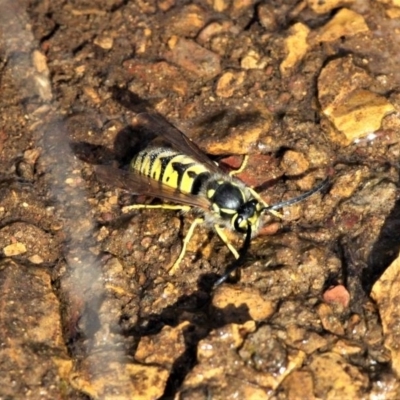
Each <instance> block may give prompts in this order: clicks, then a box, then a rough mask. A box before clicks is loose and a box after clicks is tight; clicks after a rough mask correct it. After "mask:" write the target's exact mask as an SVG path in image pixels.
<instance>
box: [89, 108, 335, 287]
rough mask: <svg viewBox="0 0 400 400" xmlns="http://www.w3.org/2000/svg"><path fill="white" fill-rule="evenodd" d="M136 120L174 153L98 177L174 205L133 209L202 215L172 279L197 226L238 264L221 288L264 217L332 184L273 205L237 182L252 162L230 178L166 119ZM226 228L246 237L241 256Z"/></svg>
mask: <svg viewBox="0 0 400 400" xmlns="http://www.w3.org/2000/svg"><path fill="white" fill-rule="evenodd" d="M136 121H137V123H138V124H139V125H140V126H143V127H145V128H146V129H148V130H149V131H151V132H152V133H153V135H155V136H159V137H161V138H162V139H164V140H166V141H168V142H169V143H170V144H171V145H172V148H171V147H160V146H150V147H148V148H145V149H144V150H142V151H140V152H139V153H138V154H137V155H136V156H135V157H134V158H133V159H132V161H131V163H130V168H129V170H122V169H119V168H113V167H110V166H106V165H98V166H97V167H96V175H97V176H98V178H99V180H101V181H102V182H104V183H107V184H109V185H113V186H117V187H120V188H122V189H125V190H128V191H130V192H132V193H133V194H140V195H145V196H148V197H156V198H159V199H162V200H166V201H167V202H171V203H174V204H169V203H165V204H159V205H146V204H135V205H132V206H129V207H127V208H128V209H129V210H132V209H142V208H147V209H155V208H162V209H168V210H179V211H183V212H187V211H190V210H192V209H194V210H195V211H196V215H197V218H196V219H195V220H194V221H193V222H192V224H191V226H190V228H189V230H188V232H187V234H186V236H185V238H184V239H183V243H182V249H181V252H180V254H179V256H178V258H177V260H176V261H175V262H174V264H173V265H172V267H171V268H170V270H169V274H170V275H173V274H174V273H175V272H176V270H177V268H178V267H179V264H180V262H181V261H182V259H183V257H184V255H185V253H186V247H187V245H188V243H189V241H190V239H191V237H192V236H193V233H194V230H195V228H196V226H197V225H199V224H206V225H207V226H209V227H212V228H213V229H214V230H215V231H216V233H217V234H218V236H219V237H220V238H221V240H222V241H223V242H224V243H225V244H226V246H227V247H228V248H229V250H230V251H231V252H232V254H233V255H234V257H235V259H236V263H234V264H233V266H232V267H231V268H229V270H228V271H227V272H226V273H225V274H224V275H223V276H222V278H220V279H219V280H218V281H217V284H220V283H222V282H223V281H225V280H226V278H227V277H228V275H229V274H230V273H232V272H233V271H234V270H236V269H237V268H238V267H239V266H240V265H241V263H242V262H243V260H244V257H245V255H246V253H247V251H248V248H249V247H250V241H251V238H252V237H254V236H255V235H257V233H258V231H259V229H260V227H261V226H262V220H261V217H262V215H263V214H264V213H265V212H270V213H272V214H274V215H276V216H281V215H280V214H279V213H278V212H276V211H275V210H277V209H280V208H282V207H284V206H288V205H291V204H294V203H297V202H300V201H302V200H304V199H305V198H307V197H309V196H311V195H312V194H314V193H317V192H319V191H321V190H322V189H323V188H324V187H325V186H326V185H327V179H326V180H324V181H323V182H322V183H321V184H319V185H317V186H315V187H314V188H313V189H311V190H309V191H308V192H305V193H303V194H302V195H300V196H298V197H295V198H292V199H290V200H286V201H283V202H280V203H277V204H274V205H268V204H266V203H265V202H264V201H263V200H262V198H261V197H260V196H259V195H258V193H257V192H256V191H255V190H253V189H252V188H250V187H248V186H246V185H245V184H244V183H243V182H242V181H240V180H239V179H237V178H235V176H234V175H235V174H237V173H239V172H240V171H242V170H243V166H244V165H245V163H246V161H244V162H243V164H242V166H241V167H240V168H239V170H234V171H231V172H230V173H226V172H224V171H223V170H222V169H221V168H220V167H219V165H218V164H217V163H216V162H214V161H212V160H211V159H210V158H209V157H208V156H207V155H206V154H205V153H204V152H203V151H202V150H201V149H200V148H199V147H198V146H197V145H196V144H195V143H194V142H193V141H192V140H190V139H189V138H188V137H187V136H186V135H185V134H184V133H183V132H181V131H180V130H178V129H177V128H176V127H174V126H173V125H171V124H170V123H168V122H167V121H166V120H165V119H164V118H162V117H161V116H160V115H158V114H154V113H147V112H145V113H140V114H138V115H137V116H136ZM245 160H246V158H245ZM225 229H228V230H230V231H233V232H236V233H238V234H241V235H244V236H245V239H244V244H243V247H242V249H241V251H240V253H239V252H238V251H237V250H236V248H235V247H234V246H233V245H232V243H231V242H230V241H229V239H228V236H227V235H226V234H225Z"/></svg>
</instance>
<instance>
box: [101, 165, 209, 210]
mask: <svg viewBox="0 0 400 400" xmlns="http://www.w3.org/2000/svg"><path fill="white" fill-rule="evenodd" d="M95 171H96V175H97V177H98V179H99V180H100V181H102V182H104V183H106V184H108V185H110V186H116V187H119V188H121V189H125V190H127V191H129V192H131V193H133V194H138V195H144V196H149V197H157V198H159V199H164V200H168V201H172V202H174V203H178V204H183V205H188V206H191V207H199V208H201V209H203V210H205V211H208V210H209V209H210V202H209V201H208V200H207V199H206V198H204V197H199V196H194V195H192V194H190V193H184V192H181V191H180V190H178V189H175V188H173V187H171V186H168V185H165V184H164V183H162V182H159V181H156V180H154V179H151V178H149V177H147V176H144V175H140V174H137V173H134V172H129V171H124V170H122V169H119V168H113V167H110V166H107V165H97V166H96V167H95Z"/></svg>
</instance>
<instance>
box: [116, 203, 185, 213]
mask: <svg viewBox="0 0 400 400" xmlns="http://www.w3.org/2000/svg"><path fill="white" fill-rule="evenodd" d="M142 208H150V209H153V210H154V209H156V208H162V209H164V210H177V211H185V212H186V211H190V210H191V209H192V207H190V206H178V205H173V204H156V205H147V204H132V205H131V206H126V207H124V208H123V209H122V211H123V212H124V213H127V212H129V211H131V210H138V209H142Z"/></svg>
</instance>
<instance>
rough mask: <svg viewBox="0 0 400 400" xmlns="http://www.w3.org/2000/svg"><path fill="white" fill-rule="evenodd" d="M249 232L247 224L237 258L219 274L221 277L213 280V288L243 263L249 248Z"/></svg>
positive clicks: (249, 228)
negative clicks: (222, 273)
mask: <svg viewBox="0 0 400 400" xmlns="http://www.w3.org/2000/svg"><path fill="white" fill-rule="evenodd" d="M251 233H252V231H251V225H250V224H249V225H248V226H247V232H246V237H245V239H244V242H243V246H242V248H241V249H240V252H239V258H238V259H237V260H235V262H234V263H233V264H232V265H231V266H230V267H229V268H227V270H226V271H225V273H224V275H222V276H221V278H219V279H218V280H216V281H215V283H214V285H213V289H216V287H217V286H219V285H220V284H221V283H224V282H225V281H226V280H227V279H228V278H229V275H231V274H232V273H233V272H235V271H236V270H237V269H238V268H240V267H241V266H242V265H243V263H244V261H245V259H246V255H247V252H248V251H249V249H250V244H251Z"/></svg>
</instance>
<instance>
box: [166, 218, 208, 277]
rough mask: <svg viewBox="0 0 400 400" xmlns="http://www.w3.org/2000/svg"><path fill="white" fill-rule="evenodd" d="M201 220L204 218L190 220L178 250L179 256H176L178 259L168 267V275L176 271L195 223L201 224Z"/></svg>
mask: <svg viewBox="0 0 400 400" xmlns="http://www.w3.org/2000/svg"><path fill="white" fill-rule="evenodd" d="M203 222H204V219H203V218H196V219H195V220H194V221H193V222H192V225H190V228H189V230H188V233H187V234H186V236H185V238H184V239H183V243H182V250H181V252H180V254H179V257H178V259H177V260H176V261H175V262H174V265H173V266H172V267H171V268H170V270H169V271H168V273H169V274H170V275H174V274H175V272H176V270H177V269H178V267H179V264H180V263H181V261H182V259H183V257H184V255H185V253H186V247H187V245H188V243H189V241H190V239H191V238H192V236H193V232H194V229H195V228H196V226H197V225H199V224H202V223H203Z"/></svg>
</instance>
